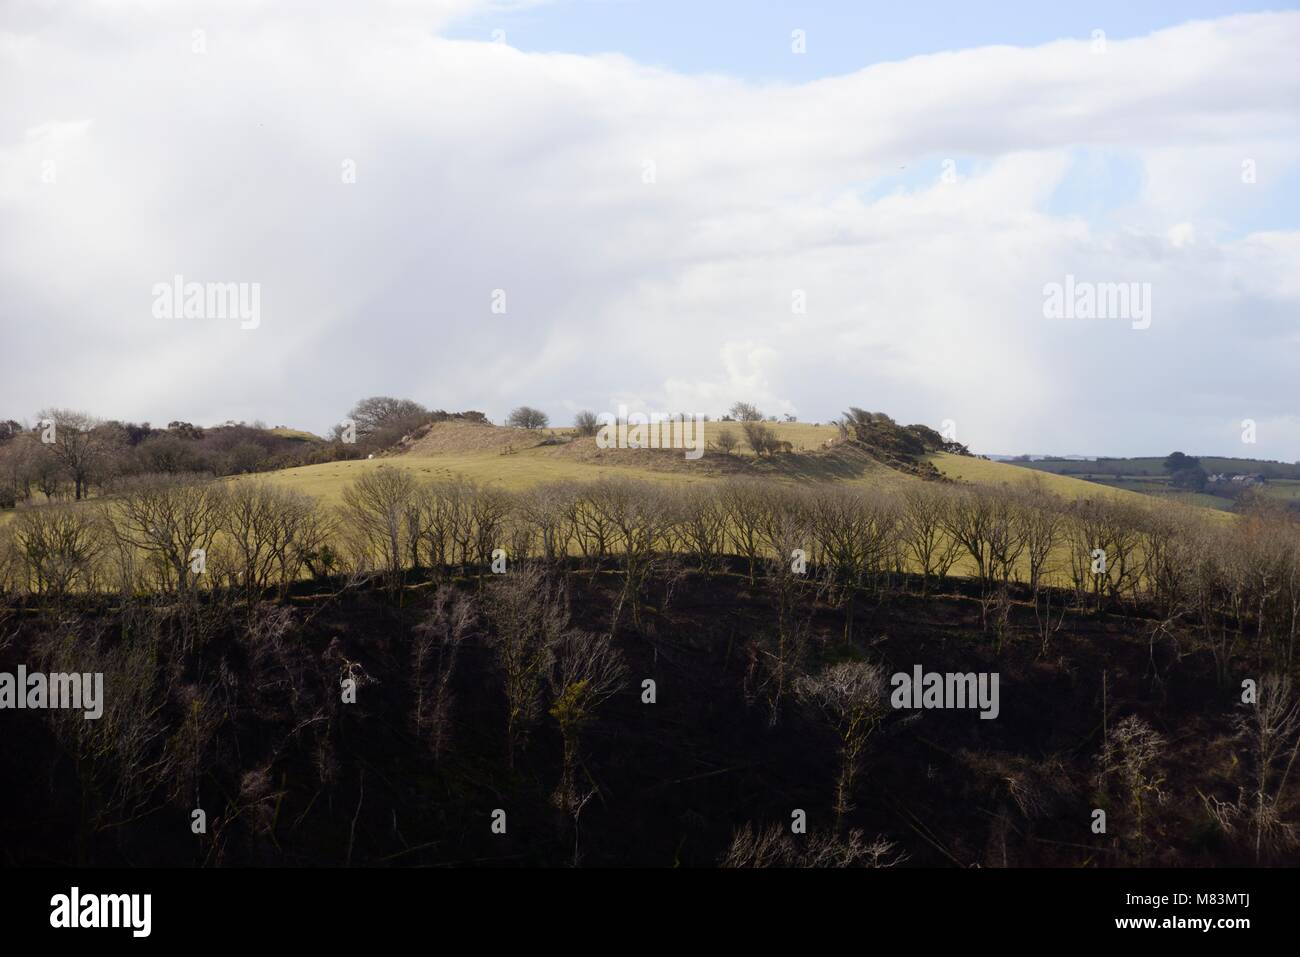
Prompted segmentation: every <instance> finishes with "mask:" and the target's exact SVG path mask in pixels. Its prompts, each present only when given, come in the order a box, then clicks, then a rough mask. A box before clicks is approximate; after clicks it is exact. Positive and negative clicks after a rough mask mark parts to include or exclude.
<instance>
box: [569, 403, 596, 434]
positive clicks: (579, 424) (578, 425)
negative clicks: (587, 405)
mask: <svg viewBox="0 0 1300 957" xmlns="http://www.w3.org/2000/svg"><path fill="white" fill-rule="evenodd" d="M573 427H574V428H575V429H577V430H578V434H579V435H586V436H591V435H595V434H596V433H597V432H598V431H599V430H600V419H598V418H597V417H596V413H595V412H590V411H588V410H586V409H583V410H582V411H581V412H579V413H578V414H577V415H575V416H574V417H573Z"/></svg>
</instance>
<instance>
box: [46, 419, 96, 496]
mask: <svg viewBox="0 0 1300 957" xmlns="http://www.w3.org/2000/svg"><path fill="white" fill-rule="evenodd" d="M39 415H40V418H41V422H42V431H43V432H44V430H46V429H49V430H50V432H51V433H52V434H51V437H52V438H53V440H54V441H53V442H50V443H48V444H47V448H48V449H49V450H50V452H51V454H52V455H53V456H54V457H55V459H56V460H57V461H58V462H59V464H60V465H61V466H62V468H63V471H64V472H65V473H66V474H67V476H68V478H69V479H70V480H71V482H72V485H73V494H74V497H75V498H76V499H77V501H80V500H81V499H83V498H84V497H85V496H86V493H87V490H88V488H89V485H90V482H91V480H92V479H93V478H94V477H95V475H96V471H97V469H99V467H100V466H101V465H102V464H103V463H104V461H105V459H106V458H107V456H108V452H109V450H110V436H109V435H108V433H107V430H105V429H104V428H103V423H102V422H100V420H99V419H96V418H95V417H94V416H92V415H90V414H88V413H86V412H78V411H75V410H73V409H45V410H44V411H42V412H40V413H39ZM42 441H44V439H42Z"/></svg>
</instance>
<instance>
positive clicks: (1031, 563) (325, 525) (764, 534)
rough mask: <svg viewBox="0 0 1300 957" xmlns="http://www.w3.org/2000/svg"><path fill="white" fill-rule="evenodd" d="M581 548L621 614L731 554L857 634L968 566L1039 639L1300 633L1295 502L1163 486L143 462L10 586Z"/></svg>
mask: <svg viewBox="0 0 1300 957" xmlns="http://www.w3.org/2000/svg"><path fill="white" fill-rule="evenodd" d="M571 557H572V558H577V557H581V558H582V559H584V560H585V561H584V565H585V566H586V567H588V568H590V569H592V570H593V571H597V572H599V571H608V572H612V573H615V574H616V575H617V580H619V581H620V582H621V583H622V586H623V592H622V596H621V599H620V602H619V604H618V607H617V612H616V615H617V617H616V620H615V622H614V623H613V628H612V630H615V631H616V630H617V628H618V626H619V621H620V620H622V619H624V618H626V619H627V620H630V622H631V623H632V625H633V626H634V627H635V626H638V625H639V624H640V614H641V606H642V598H643V596H644V593H645V591H646V589H647V588H649V587H651V585H652V583H653V582H655V581H656V580H660V579H663V578H664V577H665V573H666V572H668V571H669V570H680V569H681V567H683V564H688V565H690V566H691V567H694V568H697V569H698V570H699V571H700V572H702V573H703V574H705V575H714V574H718V573H720V572H722V571H724V570H725V569H728V568H737V567H738V569H739V571H740V572H741V573H742V574H743V575H744V576H745V578H746V580H747V582H748V583H749V584H750V585H751V586H754V585H757V584H758V583H759V580H760V579H762V580H763V581H764V582H767V583H770V584H771V585H772V586H773V587H776V588H787V589H788V588H789V587H790V586H791V585H792V584H794V585H796V586H798V585H800V583H807V587H809V588H815V589H816V594H817V595H818V597H819V598H820V599H822V600H824V601H828V602H830V603H831V604H833V605H834V606H836V607H839V608H841V609H843V611H844V612H845V625H844V629H845V637H846V638H848V637H850V636H851V635H852V633H853V629H854V621H855V617H856V609H857V608H858V607H859V606H861V605H862V603H863V602H870V601H879V600H884V599H886V598H888V597H889V596H890V595H891V594H893V593H896V592H898V591H900V590H910V591H913V592H916V593H919V594H921V595H926V594H929V593H930V592H932V591H933V590H934V589H936V588H944V587H946V586H949V585H950V584H951V583H953V581H954V579H955V578H956V577H960V578H961V579H963V580H964V581H965V583H966V584H965V585H963V586H962V587H964V588H967V589H973V590H974V592H975V594H976V595H977V596H978V598H979V600H980V603H981V609H982V614H983V620H984V626H985V629H986V630H987V632H988V633H989V634H990V635H992V636H993V637H994V639H995V640H996V641H1001V640H1002V639H1003V638H1004V637H1005V636H1006V634H1007V633H1008V629H1009V624H1008V622H1009V619H1010V616H1011V614H1012V611H1013V608H1014V607H1016V606H1020V607H1022V608H1026V609H1032V613H1033V618H1034V621H1035V622H1036V628H1037V631H1038V633H1039V636H1040V638H1041V640H1042V641H1043V644H1044V647H1045V648H1046V646H1047V644H1048V642H1049V641H1050V639H1051V637H1052V635H1053V634H1054V633H1055V632H1056V631H1057V630H1059V627H1060V621H1061V615H1062V614H1063V613H1064V611H1065V610H1066V606H1067V605H1068V606H1070V607H1072V608H1074V609H1075V610H1086V611H1092V612H1106V611H1108V610H1138V609H1141V610H1143V611H1144V612H1148V613H1149V617H1150V618H1151V619H1152V621H1153V622H1154V624H1153V629H1154V633H1155V634H1157V635H1159V634H1172V633H1173V632H1175V631H1181V632H1187V633H1191V634H1193V635H1194V636H1195V637H1196V638H1198V639H1199V640H1201V641H1204V642H1205V643H1206V644H1207V645H1208V646H1209V647H1210V648H1211V649H1213V651H1214V653H1215V655H1216V659H1217V660H1218V661H1220V662H1221V663H1222V664H1224V665H1225V666H1226V663H1227V661H1228V660H1229V659H1230V658H1231V657H1232V656H1233V655H1234V654H1236V653H1237V652H1239V651H1240V650H1241V649H1242V648H1244V647H1253V648H1261V649H1262V648H1268V649H1271V650H1272V651H1275V652H1277V653H1279V655H1280V657H1281V660H1282V661H1284V662H1286V663H1287V665H1288V666H1290V664H1291V663H1293V661H1294V652H1295V644H1296V638H1297V632H1298V631H1300V527H1298V526H1297V523H1296V522H1295V521H1294V520H1293V519H1291V518H1289V517H1288V516H1287V514H1286V513H1285V512H1282V511H1274V512H1268V513H1265V512H1257V513H1253V514H1250V515H1247V516H1244V517H1242V518H1239V519H1232V520H1225V519H1220V518H1218V517H1217V516H1209V517H1206V516H1200V515H1197V514H1196V513H1195V511H1194V510H1188V509H1184V508H1180V507H1178V506H1174V505H1169V504H1167V503H1154V502H1153V503H1152V504H1151V505H1150V506H1146V505H1142V504H1136V503H1129V502H1125V501H1120V500H1114V499H1107V498H1095V499H1088V500H1082V501H1076V502H1066V501H1064V500H1062V499H1059V498H1057V497H1055V496H1053V495H1051V494H1049V493H1048V492H1047V491H1045V490H1043V489H1042V488H1033V487H1031V488H1015V489H1013V488H1006V487H998V488H994V487H980V486H953V485H948V484H941V483H933V482H932V483H920V482H917V483H912V484H910V485H908V486H906V487H904V489H903V490H901V491H894V490H890V489H886V488H880V487H865V486H854V485H848V484H822V485H815V486H810V487H799V486H791V485H783V484H778V483H772V482H762V481H755V480H736V481H730V482H725V483H721V484H719V485H711V486H688V487H684V488H683V487H680V486H665V485H656V484H653V483H646V482H640V481H634V480H628V479H622V478H604V479H600V480H598V481H594V482H586V483H577V482H559V483H550V484H543V485H538V486H536V487H533V488H531V489H528V490H526V491H521V492H512V491H507V490H505V489H502V488H500V487H497V486H493V485H480V484H475V483H473V482H470V481H466V480H462V479H452V480H442V481H434V482H428V481H422V480H420V479H418V478H417V477H416V475H415V474H414V473H412V472H409V471H406V470H404V469H401V468H397V467H381V468H377V469H375V470H373V471H370V472H367V473H366V474H365V475H363V476H362V477H361V478H360V479H358V480H357V481H356V482H355V483H354V484H352V485H351V486H349V487H348V488H347V489H345V491H344V493H343V496H342V501H341V503H340V504H339V505H338V506H337V507H335V508H326V507H323V506H322V505H320V504H319V503H317V502H316V501H315V500H313V499H312V498H310V497H309V496H306V495H304V494H302V493H300V492H297V491H294V490H292V489H289V488H287V487H284V486H281V485H277V484H274V483H268V482H259V481H241V482H235V483H223V482H214V481H207V480H203V479H200V478H197V477H186V476H146V477H141V478H137V479H132V480H130V481H126V482H123V483H120V485H119V487H118V488H117V489H116V490H115V492H114V494H112V495H111V496H105V497H102V498H99V499H96V500H95V501H93V502H90V503H81V504H72V503H62V504H52V505H49V506H45V507H39V508H28V509H24V510H22V511H20V512H19V513H18V514H17V515H16V516H14V519H13V520H12V521H11V522H9V523H7V525H6V526H5V527H4V528H3V530H0V590H3V591H8V592H23V593H31V594H36V595H47V596H60V595H69V594H73V593H76V592H103V591H115V592H122V593H130V594H140V593H162V594H175V595H185V594H188V593H190V592H192V591H195V590H202V589H211V588H227V589H231V590H234V591H237V592H240V591H242V592H243V593H245V594H246V595H248V596H249V598H250V599H251V598H254V597H257V596H261V595H264V594H266V593H267V592H273V591H279V592H281V593H283V592H284V591H285V590H286V589H288V588H290V587H291V586H292V585H293V584H294V583H295V582H298V581H300V580H302V579H303V578H306V577H327V576H330V575H334V574H338V573H343V572H347V573H350V574H354V575H358V576H362V577H373V578H376V579H379V580H382V581H384V582H386V583H388V584H389V585H391V586H393V587H400V586H401V585H402V583H403V582H405V581H406V580H407V578H408V577H410V576H412V575H414V576H415V577H417V578H419V577H424V576H432V577H435V578H439V577H445V576H448V575H455V574H467V573H468V574H473V575H475V576H479V577H482V576H485V575H488V574H490V573H491V572H492V571H501V570H502V569H503V568H506V567H510V566H513V565H515V564H518V563H522V562H529V561H540V562H543V563H549V564H555V563H559V562H563V561H565V560H567V559H569V558H571ZM796 566H797V567H798V571H796V572H794V573H793V575H794V577H793V578H792V573H791V569H792V568H795V567H796Z"/></svg>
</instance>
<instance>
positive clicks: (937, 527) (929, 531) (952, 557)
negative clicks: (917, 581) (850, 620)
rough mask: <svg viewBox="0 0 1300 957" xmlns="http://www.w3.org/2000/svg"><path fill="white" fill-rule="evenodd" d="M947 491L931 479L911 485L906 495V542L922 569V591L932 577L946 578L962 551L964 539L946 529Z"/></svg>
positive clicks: (915, 563) (904, 528)
mask: <svg viewBox="0 0 1300 957" xmlns="http://www.w3.org/2000/svg"><path fill="white" fill-rule="evenodd" d="M947 506H948V497H947V494H946V493H945V491H944V490H943V489H942V488H941V487H939V486H937V485H933V484H931V483H928V482H915V483H912V484H910V485H908V487H907V489H906V490H905V491H904V492H903V496H902V509H901V511H902V514H901V518H902V523H903V525H902V534H903V545H904V548H905V549H906V552H907V555H908V557H909V558H910V559H911V564H912V565H913V566H914V567H915V568H918V569H920V572H921V594H922V595H925V594H927V593H928V591H929V588H930V580H931V579H932V578H933V579H935V580H936V581H938V582H942V581H943V580H944V578H945V577H947V575H948V572H949V571H951V569H952V566H953V565H954V564H955V563H956V561H957V558H958V556H959V555H960V554H961V543H960V542H958V541H957V540H956V539H955V538H953V537H952V536H951V535H948V534H946V533H945V531H944V526H943V513H944V510H945V509H946V508H947Z"/></svg>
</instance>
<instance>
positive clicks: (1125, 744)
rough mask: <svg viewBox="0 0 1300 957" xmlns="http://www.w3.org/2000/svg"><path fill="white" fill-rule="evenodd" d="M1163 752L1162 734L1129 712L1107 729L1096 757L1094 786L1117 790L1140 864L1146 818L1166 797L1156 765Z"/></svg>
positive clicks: (1145, 834)
mask: <svg viewBox="0 0 1300 957" xmlns="http://www.w3.org/2000/svg"><path fill="white" fill-rule="evenodd" d="M1164 751H1165V739H1164V736H1163V735H1161V734H1160V733H1159V732H1157V731H1156V730H1155V729H1154V728H1152V727H1151V725H1149V724H1148V723H1147V722H1146V721H1144V720H1143V719H1142V718H1140V717H1138V716H1137V715H1135V714H1131V715H1129V716H1128V717H1126V718H1124V720H1122V721H1120V722H1119V723H1118V724H1116V725H1115V726H1114V727H1112V728H1111V729H1110V731H1109V732H1108V733H1107V735H1106V738H1105V741H1104V742H1103V744H1102V750H1101V754H1100V755H1099V756H1098V758H1097V762H1098V765H1099V771H1098V774H1097V786H1098V788H1099V789H1100V790H1102V792H1103V793H1111V792H1117V793H1118V797H1119V800H1120V801H1122V802H1123V804H1124V806H1125V810H1126V813H1127V816H1128V839H1129V846H1130V847H1132V848H1133V849H1134V853H1135V855H1136V857H1137V861H1138V863H1139V864H1141V863H1142V861H1143V860H1144V859H1145V856H1146V847H1147V841H1148V836H1147V819H1148V818H1149V817H1150V815H1151V809H1152V807H1153V806H1155V805H1159V804H1161V803H1163V802H1164V799H1165V793H1164V791H1163V790H1162V787H1163V785H1164V783H1165V781H1164V775H1163V774H1162V773H1161V772H1160V770H1159V767H1158V762H1159V759H1160V757H1161V755H1162V754H1163V753H1164Z"/></svg>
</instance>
